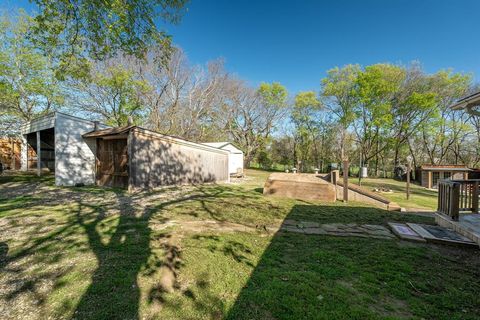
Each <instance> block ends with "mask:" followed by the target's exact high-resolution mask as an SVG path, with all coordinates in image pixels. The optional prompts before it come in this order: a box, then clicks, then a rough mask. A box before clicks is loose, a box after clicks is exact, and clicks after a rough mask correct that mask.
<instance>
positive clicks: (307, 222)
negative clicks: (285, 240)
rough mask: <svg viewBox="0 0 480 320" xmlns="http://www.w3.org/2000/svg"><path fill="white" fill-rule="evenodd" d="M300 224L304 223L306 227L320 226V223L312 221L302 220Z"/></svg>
mask: <svg viewBox="0 0 480 320" xmlns="http://www.w3.org/2000/svg"><path fill="white" fill-rule="evenodd" d="M299 225H302V226H303V227H304V228H318V227H320V223H318V222H311V221H300V223H299Z"/></svg>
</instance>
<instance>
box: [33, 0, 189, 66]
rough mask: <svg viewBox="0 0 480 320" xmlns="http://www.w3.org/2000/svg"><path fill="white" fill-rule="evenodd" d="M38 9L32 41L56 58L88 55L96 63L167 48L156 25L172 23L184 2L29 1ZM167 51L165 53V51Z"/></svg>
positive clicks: (167, 38)
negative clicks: (53, 50) (56, 53)
mask: <svg viewBox="0 0 480 320" xmlns="http://www.w3.org/2000/svg"><path fill="white" fill-rule="evenodd" d="M32 2H33V3H35V4H36V5H37V6H38V12H39V13H38V15H36V16H35V28H34V29H33V30H32V33H31V35H32V38H33V39H35V41H36V43H37V45H38V46H40V47H42V48H44V49H45V51H46V52H48V51H49V49H50V48H52V47H58V48H60V55H59V56H60V59H61V60H63V61H64V62H65V63H67V64H68V63H69V60H70V58H72V57H75V56H78V55H79V54H80V55H81V54H84V53H88V54H89V55H90V56H91V57H94V58H96V59H103V58H105V57H108V56H112V55H115V54H117V53H118V52H120V51H121V52H125V53H127V54H130V55H137V56H138V57H142V56H143V55H144V54H145V53H146V52H147V48H148V47H149V46H151V45H154V46H157V47H163V48H165V49H168V48H169V47H170V44H171V37H170V36H169V35H168V34H167V33H166V32H165V31H164V30H162V28H161V27H160V23H159V22H163V23H177V22H178V21H179V20H180V18H181V16H182V13H183V9H184V7H185V4H186V3H187V1H186V0H130V1H116V0H105V1H96V0H32ZM165 52H168V50H165Z"/></svg>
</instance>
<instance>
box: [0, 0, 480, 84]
mask: <svg viewBox="0 0 480 320" xmlns="http://www.w3.org/2000/svg"><path fill="white" fill-rule="evenodd" d="M3 1H5V3H7V6H9V7H18V6H22V5H23V4H26V5H28V2H27V1H25V0H22V1H20V2H18V1H14V0H3ZM479 12H480V1H478V0H450V1H449V0H435V1H434V0H350V1H347V0H330V1H320V0H318V1H314V0H312V1H300V0H299V1H286V0H276V1H266V0H264V1H260V0H258V1H245V0H244V1H241V0H238V1H229V0H224V1H212V0H192V1H191V3H190V4H188V10H187V12H186V14H185V16H184V17H183V20H182V21H181V23H180V25H178V26H167V30H168V31H169V32H170V33H171V34H172V35H173V37H174V42H175V43H177V44H178V45H179V46H181V47H182V48H183V49H184V50H185V51H186V53H187V54H188V56H189V58H190V60H191V61H193V62H194V63H204V62H206V61H208V60H210V59H215V58H218V57H223V58H224V59H225V60H226V66H227V69H228V70H229V71H231V72H232V73H236V74H238V75H239V76H240V77H242V78H244V79H246V80H248V81H250V82H251V83H252V84H254V85H256V84H258V83H259V82H261V81H266V82H272V81H278V82H281V83H282V84H284V85H285V86H286V87H287V88H288V90H289V91H290V92H291V93H295V92H297V91H301V90H318V89H319V83H320V79H321V78H322V77H324V76H325V73H326V71H327V70H328V69H330V68H332V67H335V66H342V65H345V64H349V63H359V64H362V65H368V64H373V63H378V62H393V63H403V64H407V63H409V62H411V61H413V60H417V61H420V62H421V63H422V65H423V66H424V68H425V69H426V70H427V71H428V72H435V71H437V70H439V69H445V68H453V69H454V70H455V71H460V72H469V73H473V74H474V76H475V77H476V80H477V81H478V80H479V79H480V78H479V76H480V40H479V34H480V32H479V31H480V24H479V18H478V14H479Z"/></svg>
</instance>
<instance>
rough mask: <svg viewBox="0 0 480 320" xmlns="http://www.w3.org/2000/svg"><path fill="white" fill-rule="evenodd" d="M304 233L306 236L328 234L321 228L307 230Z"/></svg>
mask: <svg viewBox="0 0 480 320" xmlns="http://www.w3.org/2000/svg"><path fill="white" fill-rule="evenodd" d="M303 231H304V232H305V234H323V235H324V234H328V233H327V232H326V231H325V230H323V229H320V228H305V229H303Z"/></svg>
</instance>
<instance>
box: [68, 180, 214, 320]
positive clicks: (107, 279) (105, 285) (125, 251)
mask: <svg viewBox="0 0 480 320" xmlns="http://www.w3.org/2000/svg"><path fill="white" fill-rule="evenodd" d="M197 190H199V193H196V194H194V195H191V196H187V197H182V198H179V199H173V200H170V201H166V202H162V203H161V204H160V205H157V206H152V207H146V208H145V209H144V210H143V212H141V213H140V214H139V213H137V214H132V212H133V213H135V208H134V207H133V204H132V201H131V197H124V198H123V200H122V201H121V203H122V206H121V211H122V212H121V213H120V214H119V218H118V224H117V225H116V227H115V231H114V232H113V234H112V235H111V237H110V240H109V241H108V244H104V243H103V241H102V237H101V235H100V234H99V232H98V229H99V226H101V225H102V223H103V221H104V219H105V218H107V217H106V216H105V212H104V210H103V209H102V207H98V206H91V205H88V204H84V203H80V204H79V208H78V212H77V221H78V223H79V224H80V225H82V226H83V228H84V229H85V232H86V234H87V236H88V241H89V246H90V248H91V250H92V251H93V252H94V254H95V256H96V258H97V261H98V267H97V269H96V270H95V272H94V274H93V275H92V283H91V285H90V286H89V287H88V289H87V291H86V292H85V293H84V294H83V296H82V298H81V300H80V302H79V304H78V305H77V308H76V311H75V313H74V317H75V318H76V319H118V318H122V319H138V318H139V308H140V305H139V302H140V289H139V284H138V276H139V275H140V272H141V271H142V274H144V275H147V276H148V275H149V274H153V273H155V272H156V271H158V270H163V273H164V276H166V277H167V278H168V277H169V278H170V279H167V280H165V281H163V280H162V279H161V280H160V281H159V283H158V284H156V285H154V286H153V287H152V288H151V289H150V291H149V293H148V297H147V299H148V302H149V303H152V302H158V303H160V304H162V303H163V302H164V297H163V296H164V294H166V293H168V292H170V291H171V290H172V289H175V286H176V278H177V276H178V272H179V270H180V267H181V251H180V249H179V248H178V247H177V246H176V245H174V244H172V243H170V242H169V241H168V238H170V237H172V234H170V233H168V232H164V233H162V234H156V235H155V236H152V229H151V227H150V225H149V222H150V220H151V218H152V216H153V215H155V222H156V223H166V222H168V219H167V218H164V217H162V210H165V209H167V208H168V207H169V206H172V205H175V204H180V203H182V202H185V201H192V200H199V201H201V202H203V201H204V199H208V198H210V197H212V196H213V195H212V194H210V193H207V192H204V191H203V189H202V188H201V187H200V188H198V189H197ZM215 194H216V193H215ZM85 210H86V211H90V212H91V214H90V215H87V216H85V214H84V211H85ZM152 237H154V238H155V240H156V241H159V240H165V241H161V246H160V249H161V252H162V254H163V257H158V256H157V255H156V253H155V252H153V251H152V248H151V240H152ZM152 258H153V262H152ZM165 282H167V283H165Z"/></svg>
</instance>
